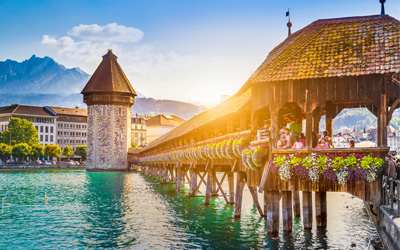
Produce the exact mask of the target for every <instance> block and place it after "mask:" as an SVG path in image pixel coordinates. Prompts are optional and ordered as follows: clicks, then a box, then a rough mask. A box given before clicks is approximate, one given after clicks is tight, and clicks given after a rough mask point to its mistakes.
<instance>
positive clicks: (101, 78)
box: [81, 50, 137, 96]
mask: <svg viewBox="0 0 400 250" xmlns="http://www.w3.org/2000/svg"><path fill="white" fill-rule="evenodd" d="M81 93H82V94H90V93H99V94H101V93H121V94H128V95H133V96H137V94H136V92H135V90H134V89H133V88H132V85H131V84H130V82H129V80H128V78H126V76H125V74H124V72H123V71H122V69H121V66H119V64H118V62H117V57H116V56H115V55H114V54H113V53H112V51H111V50H109V51H108V53H107V54H106V55H104V56H103V61H102V62H101V63H100V65H99V66H98V67H97V69H96V71H95V72H94V74H93V75H92V77H91V78H90V79H89V81H88V83H87V84H86V86H85V87H84V88H83V90H82V92H81Z"/></svg>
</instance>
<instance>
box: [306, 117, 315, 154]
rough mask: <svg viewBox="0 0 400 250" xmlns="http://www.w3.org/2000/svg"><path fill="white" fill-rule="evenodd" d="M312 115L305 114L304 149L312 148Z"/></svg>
mask: <svg viewBox="0 0 400 250" xmlns="http://www.w3.org/2000/svg"><path fill="white" fill-rule="evenodd" d="M312 125H313V122H312V113H311V112H309V113H306V147H307V148H312Z"/></svg>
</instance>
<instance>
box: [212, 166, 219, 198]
mask: <svg viewBox="0 0 400 250" xmlns="http://www.w3.org/2000/svg"><path fill="white" fill-rule="evenodd" d="M210 173H211V175H212V189H211V195H212V196H218V188H217V180H216V178H217V177H216V173H215V171H214V170H211V172H210Z"/></svg>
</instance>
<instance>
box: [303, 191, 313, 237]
mask: <svg viewBox="0 0 400 250" xmlns="http://www.w3.org/2000/svg"><path fill="white" fill-rule="evenodd" d="M312 210H313V206H312V192H310V191H303V226H304V229H312V218H313V216H312Z"/></svg>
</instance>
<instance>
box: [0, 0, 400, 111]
mask: <svg viewBox="0 0 400 250" xmlns="http://www.w3.org/2000/svg"><path fill="white" fill-rule="evenodd" d="M288 8H289V9H290V18H291V22H292V24H293V26H292V32H295V31H297V30H299V29H301V28H303V27H305V26H307V25H308V24H310V23H311V22H313V21H315V20H317V19H325V18H337V17H346V16H364V15H376V14H379V13H380V8H381V7H380V3H379V0H352V1H349V0H335V1H316V0H307V1H306V0H303V1H300V0H280V1H272V0H263V1H259V0H241V1H239V0H191V1H189V0H180V1H178V0H168V1H167V0H108V1H106V0H91V1H89V0H51V1H50V0H49V1H43V0H0V34H2V35H1V36H0V61H4V60H6V59H12V60H16V61H23V60H26V59H28V58H30V57H31V56H32V55H33V54H35V55H36V56H39V57H44V56H50V57H52V58H54V59H55V60H56V61H57V62H59V63H60V64H63V65H64V66H66V67H67V68H74V67H79V68H81V69H82V70H84V71H85V72H87V73H89V74H93V72H94V71H95V69H96V68H97V66H98V65H99V63H100V62H101V57H102V55H104V54H105V53H106V52H107V50H108V49H112V50H113V52H114V54H116V55H117V57H118V62H119V63H120V65H121V67H122V69H123V70H124V72H125V74H126V75H127V77H128V79H129V81H130V82H131V84H132V86H133V88H134V89H135V90H136V91H138V92H140V93H142V94H143V95H145V96H146V97H152V98H156V99H172V100H178V101H186V102H192V103H218V102H219V100H220V97H221V95H233V94H234V93H235V92H236V91H237V90H238V89H239V88H240V87H241V86H242V85H243V84H244V83H245V82H246V80H247V79H248V78H249V77H250V76H251V74H252V73H253V72H254V71H255V70H256V69H257V67H258V66H259V65H260V64H261V63H262V62H263V60H264V59H265V58H266V56H267V55H268V52H269V51H271V50H272V49H273V48H274V47H275V46H277V45H278V44H279V43H281V42H282V41H283V40H284V39H285V38H286V37H287V27H286V23H287V17H286V16H285V13H286V11H287V10H288ZM385 9H386V14H389V15H390V16H392V17H395V18H396V19H400V0H387V1H386V4H385Z"/></svg>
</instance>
